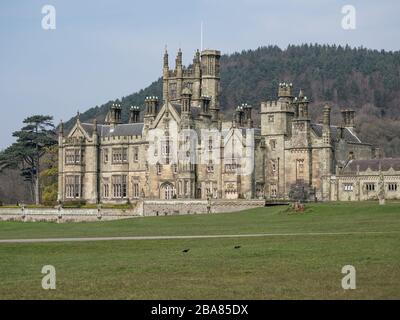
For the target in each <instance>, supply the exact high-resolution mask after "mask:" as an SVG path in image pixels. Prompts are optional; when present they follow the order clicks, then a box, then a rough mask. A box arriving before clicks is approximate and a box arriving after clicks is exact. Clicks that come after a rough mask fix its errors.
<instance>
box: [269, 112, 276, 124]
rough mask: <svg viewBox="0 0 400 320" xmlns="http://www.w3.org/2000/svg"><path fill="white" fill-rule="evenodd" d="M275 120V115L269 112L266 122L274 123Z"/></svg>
mask: <svg viewBox="0 0 400 320" xmlns="http://www.w3.org/2000/svg"><path fill="white" fill-rule="evenodd" d="M274 122H275V115H273V114H269V115H268V123H274Z"/></svg>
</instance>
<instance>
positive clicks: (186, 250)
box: [182, 249, 190, 253]
mask: <svg viewBox="0 0 400 320" xmlns="http://www.w3.org/2000/svg"><path fill="white" fill-rule="evenodd" d="M189 250H190V249H185V250H182V252H184V253H186V252H188V251H189Z"/></svg>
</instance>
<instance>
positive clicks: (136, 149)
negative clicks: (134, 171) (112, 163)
mask: <svg viewBox="0 0 400 320" xmlns="http://www.w3.org/2000/svg"><path fill="white" fill-rule="evenodd" d="M133 161H134V162H139V147H133Z"/></svg>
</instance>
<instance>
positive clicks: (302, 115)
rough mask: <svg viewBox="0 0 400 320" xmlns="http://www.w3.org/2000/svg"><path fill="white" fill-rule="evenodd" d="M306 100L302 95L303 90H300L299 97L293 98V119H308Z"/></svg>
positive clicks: (307, 101)
mask: <svg viewBox="0 0 400 320" xmlns="http://www.w3.org/2000/svg"><path fill="white" fill-rule="evenodd" d="M308 103H309V100H308V98H307V97H306V96H305V95H304V93H303V90H300V92H299V95H298V96H297V97H295V98H294V102H293V104H294V106H295V112H294V114H295V118H299V119H308V117H309V115H308Z"/></svg>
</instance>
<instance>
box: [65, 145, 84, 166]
mask: <svg viewBox="0 0 400 320" xmlns="http://www.w3.org/2000/svg"><path fill="white" fill-rule="evenodd" d="M82 160H83V151H82V149H81V148H76V147H75V148H66V149H65V164H80V163H82Z"/></svg>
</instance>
